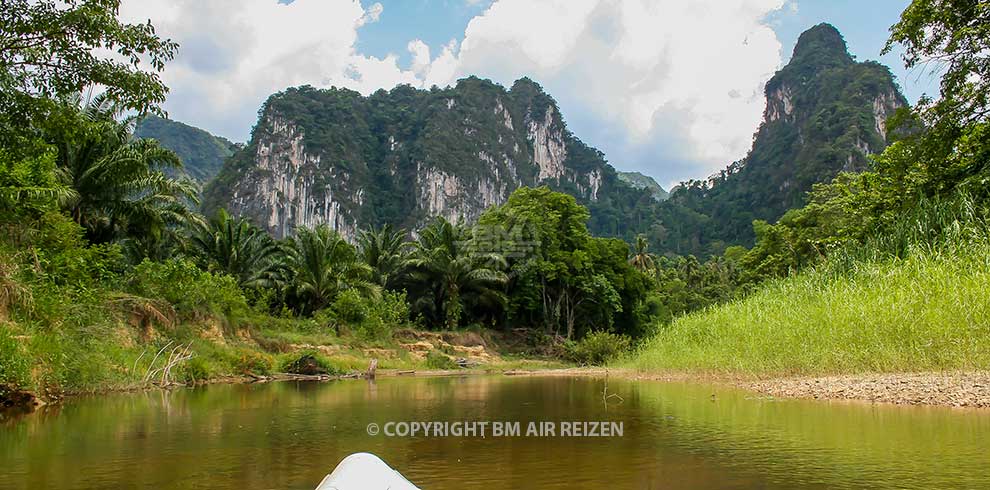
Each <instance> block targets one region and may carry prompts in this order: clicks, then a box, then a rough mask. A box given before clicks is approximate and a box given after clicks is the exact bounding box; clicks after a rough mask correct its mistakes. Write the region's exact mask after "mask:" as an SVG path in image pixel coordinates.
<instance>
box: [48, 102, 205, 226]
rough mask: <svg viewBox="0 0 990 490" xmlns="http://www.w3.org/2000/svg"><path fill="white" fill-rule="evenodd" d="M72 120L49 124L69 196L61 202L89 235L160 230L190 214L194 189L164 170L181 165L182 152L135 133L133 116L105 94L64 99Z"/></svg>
mask: <svg viewBox="0 0 990 490" xmlns="http://www.w3.org/2000/svg"><path fill="white" fill-rule="evenodd" d="M62 108H63V109H64V110H65V113H66V114H67V118H68V121H67V122H63V124H62V125H61V127H58V128H57V129H54V130H52V131H50V134H49V137H50V140H51V142H52V143H53V144H54V145H55V147H56V149H57V161H56V164H57V167H58V175H59V178H60V181H61V183H62V184H63V185H65V186H66V187H67V188H69V189H71V191H72V195H71V197H70V198H69V199H67V200H66V202H65V204H64V206H63V207H64V208H65V209H66V210H67V211H68V212H69V214H70V216H72V218H73V219H74V220H75V221H76V222H77V223H79V224H80V225H82V226H83V227H84V228H85V230H86V233H87V235H88V237H89V238H90V240H92V241H94V242H108V241H111V240H114V239H117V238H119V237H121V236H128V235H135V234H144V233H151V234H160V233H162V232H163V230H164V229H165V228H167V227H168V226H170V225H179V224H182V223H183V222H185V221H188V220H189V219H190V217H191V216H192V214H193V213H192V211H190V209H189V206H188V205H189V204H191V203H196V202H197V198H196V194H197V188H196V185H195V184H194V183H193V181H191V180H189V179H185V178H183V179H177V178H173V177H170V176H169V175H168V174H166V172H165V170H168V169H178V168H181V167H182V162H181V161H180V160H179V157H178V156H177V155H176V154H175V153H173V152H172V151H170V150H167V149H165V148H163V147H162V146H161V145H159V144H158V142H157V141H155V140H150V139H136V138H134V137H133V132H134V125H135V123H136V121H137V118H136V116H128V117H121V115H122V113H123V111H122V109H121V107H120V106H119V105H117V104H115V103H114V102H113V101H112V100H110V99H109V98H108V97H106V96H104V95H98V96H96V97H86V98H84V97H83V96H82V95H81V94H77V95H74V96H71V97H68V98H66V99H64V100H63V104H62Z"/></svg>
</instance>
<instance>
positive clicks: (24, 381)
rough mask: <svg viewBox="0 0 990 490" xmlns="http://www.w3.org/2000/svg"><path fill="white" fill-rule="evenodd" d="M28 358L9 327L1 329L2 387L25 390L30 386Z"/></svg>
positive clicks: (0, 378)
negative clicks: (8, 386)
mask: <svg viewBox="0 0 990 490" xmlns="http://www.w3.org/2000/svg"><path fill="white" fill-rule="evenodd" d="M30 371H31V366H30V363H29V362H28V358H27V356H26V355H25V354H24V352H23V350H22V349H21V347H20V342H18V341H17V339H15V338H14V336H13V334H12V333H11V332H10V330H9V329H8V328H7V327H0V386H2V385H5V384H6V385H10V386H13V387H15V388H24V387H27V386H28V385H29V384H30Z"/></svg>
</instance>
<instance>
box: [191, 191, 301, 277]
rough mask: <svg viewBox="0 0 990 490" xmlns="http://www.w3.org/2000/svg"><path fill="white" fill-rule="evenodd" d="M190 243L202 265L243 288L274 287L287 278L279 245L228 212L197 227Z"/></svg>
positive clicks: (265, 234) (246, 221) (243, 219)
mask: <svg viewBox="0 0 990 490" xmlns="http://www.w3.org/2000/svg"><path fill="white" fill-rule="evenodd" d="M190 243H191V249H192V250H191V251H192V253H193V255H195V256H196V257H197V258H198V259H199V261H200V263H201V265H202V266H204V267H205V268H206V269H207V270H210V271H213V272H223V273H225V274H229V275H231V276H233V277H235V278H236V279H237V283H238V285H239V286H241V287H242V288H261V287H273V286H276V285H278V283H279V282H280V281H281V279H282V277H283V275H284V274H283V269H284V266H285V264H284V256H283V255H284V252H283V250H282V248H281V247H279V244H278V242H276V241H275V240H274V239H272V237H271V236H270V235H269V234H268V233H266V232H265V231H264V230H262V229H260V228H258V227H257V226H254V225H252V224H251V223H250V222H249V221H248V220H247V219H245V218H243V217H241V218H232V217H231V216H230V215H229V214H227V212H226V211H225V210H221V211H220V212H218V213H217V216H216V217H214V218H213V219H211V220H210V221H209V222H208V223H199V224H197V225H196V227H195V229H194V230H193V233H192V236H191V237H190Z"/></svg>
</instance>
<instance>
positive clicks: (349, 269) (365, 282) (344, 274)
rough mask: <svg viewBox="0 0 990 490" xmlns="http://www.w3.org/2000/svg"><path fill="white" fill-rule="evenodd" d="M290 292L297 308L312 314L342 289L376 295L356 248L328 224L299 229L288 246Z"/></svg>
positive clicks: (323, 306) (376, 287)
mask: <svg viewBox="0 0 990 490" xmlns="http://www.w3.org/2000/svg"><path fill="white" fill-rule="evenodd" d="M287 263H288V266H289V268H290V269H291V271H292V275H293V278H292V281H291V284H290V288H291V292H292V294H293V295H295V297H297V298H298V299H299V300H300V301H301V304H300V305H299V306H300V310H301V311H303V312H304V313H312V312H314V311H317V310H319V309H321V308H325V307H326V306H327V305H329V304H330V303H331V302H332V301H333V300H334V299H336V297H337V295H338V294H339V293H341V292H342V291H345V290H349V289H353V290H356V291H358V292H360V293H362V294H364V295H368V296H377V295H378V293H379V292H380V288H379V287H378V285H376V284H375V283H374V282H373V281H372V270H371V267H370V266H368V264H365V263H364V262H362V261H361V260H360V259H359V258H358V254H357V250H355V249H354V247H353V246H352V245H351V244H349V243H347V241H346V240H344V239H343V238H342V237H341V236H340V234H338V233H337V232H336V231H334V230H333V229H332V228H330V227H329V226H327V225H320V226H317V227H316V228H300V229H299V230H297V231H296V235H295V237H293V238H292V241H291V242H290V246H289V254H288V261H287Z"/></svg>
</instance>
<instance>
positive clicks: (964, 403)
mask: <svg viewBox="0 0 990 490" xmlns="http://www.w3.org/2000/svg"><path fill="white" fill-rule="evenodd" d="M505 374H507V375H516V376H606V375H607V376H614V377H618V378H624V379H634V380H644V381H666V382H710V383H717V384H724V385H727V386H734V387H737V388H743V389H746V390H749V391H753V392H756V393H759V394H762V395H765V396H770V397H775V398H803V399H813V400H821V401H827V400H848V401H860V402H868V403H885V404H894V405H930V406H944V407H960V408H990V371H953V372H922V373H863V374H846V375H833V376H800V377H770V378H759V377H756V376H747V375H740V374H729V373H686V372H674V371H672V372H644V371H637V370H632V369H605V368H572V369H557V370H548V371H514V372H506V373H505Z"/></svg>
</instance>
